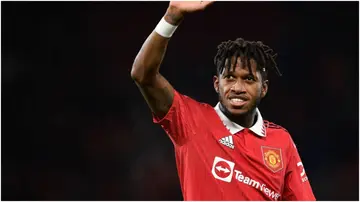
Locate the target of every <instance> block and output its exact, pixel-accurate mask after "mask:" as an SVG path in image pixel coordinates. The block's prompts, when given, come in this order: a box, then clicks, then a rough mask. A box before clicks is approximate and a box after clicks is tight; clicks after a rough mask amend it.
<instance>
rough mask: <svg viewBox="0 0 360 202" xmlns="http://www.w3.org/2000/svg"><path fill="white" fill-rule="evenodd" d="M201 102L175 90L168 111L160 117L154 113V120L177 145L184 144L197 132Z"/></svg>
mask: <svg viewBox="0 0 360 202" xmlns="http://www.w3.org/2000/svg"><path fill="white" fill-rule="evenodd" d="M199 113H200V114H201V104H200V103H199V102H197V101H195V100H194V99H192V98H190V97H188V96H186V95H182V94H180V93H179V92H177V91H176V90H174V99H173V103H172V105H171V107H170V109H169V111H168V113H167V114H166V115H165V116H164V117H163V118H162V119H159V118H158V117H156V115H155V114H154V113H153V114H152V115H153V122H154V123H156V124H159V125H160V126H161V127H162V128H163V129H164V130H165V132H166V134H167V135H168V136H169V137H170V139H171V141H172V142H173V144H174V145H175V146H182V145H184V144H185V143H186V142H188V141H189V140H190V139H191V138H192V136H194V135H195V134H196V132H195V131H196V130H195V127H196V125H197V119H198V118H197V117H199Z"/></svg>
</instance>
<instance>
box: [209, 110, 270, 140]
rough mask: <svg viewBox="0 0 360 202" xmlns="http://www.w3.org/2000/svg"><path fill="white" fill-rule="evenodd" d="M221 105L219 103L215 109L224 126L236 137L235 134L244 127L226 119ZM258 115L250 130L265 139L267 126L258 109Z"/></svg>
mask: <svg viewBox="0 0 360 202" xmlns="http://www.w3.org/2000/svg"><path fill="white" fill-rule="evenodd" d="M219 105H220V103H217V105H216V106H215V107H214V109H215V111H216V113H217V114H218V115H219V117H220V119H221V121H222V122H223V124H224V126H225V127H226V128H227V129H228V130H229V131H230V133H231V134H233V135H234V134H235V133H237V132H239V131H242V130H243V129H244V127H242V126H240V125H239V124H237V123H235V122H232V121H231V120H230V119H229V118H228V117H226V116H225V114H224V113H223V112H222V111H221V110H220V108H219ZM256 114H257V120H256V123H255V124H254V125H253V126H252V127H251V128H249V129H250V130H251V131H253V132H254V133H256V134H257V135H259V136H261V137H265V136H266V130H265V125H264V121H263V118H262V116H261V114H260V111H259V109H258V108H256Z"/></svg>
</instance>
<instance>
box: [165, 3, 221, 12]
mask: <svg viewBox="0 0 360 202" xmlns="http://www.w3.org/2000/svg"><path fill="white" fill-rule="evenodd" d="M213 2H214V1H171V2H170V6H172V7H175V8H177V9H179V10H180V11H181V12H183V13H191V12H195V11H199V10H204V9H205V8H206V7H207V6H209V5H210V4H212V3H213Z"/></svg>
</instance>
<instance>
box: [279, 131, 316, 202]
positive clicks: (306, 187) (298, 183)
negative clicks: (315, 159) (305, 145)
mask: <svg viewBox="0 0 360 202" xmlns="http://www.w3.org/2000/svg"><path fill="white" fill-rule="evenodd" d="M290 139H291V138H290ZM282 200H286V201H315V200H316V198H315V196H314V194H313V191H312V189H311V185H310V182H309V179H308V177H307V176H306V173H305V168H304V165H303V163H302V161H301V159H300V156H299V153H298V151H297V149H296V146H295V144H294V142H293V140H292V139H291V145H290V146H289V162H288V166H287V169H286V174H285V186H284V192H283V199H282Z"/></svg>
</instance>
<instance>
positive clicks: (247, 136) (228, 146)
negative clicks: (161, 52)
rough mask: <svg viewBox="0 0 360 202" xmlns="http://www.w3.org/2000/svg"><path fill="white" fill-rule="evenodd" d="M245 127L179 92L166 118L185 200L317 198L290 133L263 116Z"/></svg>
mask: <svg viewBox="0 0 360 202" xmlns="http://www.w3.org/2000/svg"><path fill="white" fill-rule="evenodd" d="M256 112H257V119H256V123H255V124H254V125H253V126H252V127H251V128H243V127H241V126H240V125H238V124H236V123H233V122H231V121H230V120H229V119H228V118H227V117H226V116H225V115H224V114H223V113H222V112H221V111H220V109H219V104H217V105H216V106H215V107H212V106H210V105H208V104H205V103H200V102H197V101H195V100H194V99H192V98H190V97H188V96H185V95H182V94H180V93H179V92H177V91H174V100H173V103H172V106H171V108H170V109H169V111H168V113H167V114H166V115H165V117H164V118H162V119H159V118H157V117H156V116H155V115H154V114H153V121H154V122H155V123H158V124H160V125H161V127H162V128H163V129H164V130H165V131H166V133H167V135H168V136H169V137H170V139H171V141H172V142H173V144H174V148H175V158H176V165H177V170H178V175H179V178H180V184H181V190H182V193H183V197H184V200H219V201H220V200H306V201H308V200H315V197H314V195H313V192H312V189H311V186H310V183H309V180H308V179H307V176H306V174H305V170H304V167H303V164H302V162H301V159H300V157H299V154H298V151H297V149H296V146H295V144H294V143H293V140H292V139H291V136H290V134H289V133H288V132H287V131H286V130H285V129H284V128H282V127H281V126H278V125H276V124H274V123H271V122H268V121H266V120H263V118H262V116H261V114H260V111H259V110H258V109H256Z"/></svg>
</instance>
